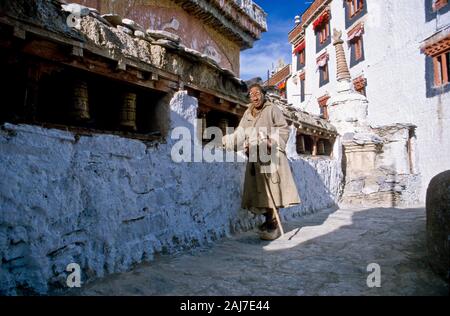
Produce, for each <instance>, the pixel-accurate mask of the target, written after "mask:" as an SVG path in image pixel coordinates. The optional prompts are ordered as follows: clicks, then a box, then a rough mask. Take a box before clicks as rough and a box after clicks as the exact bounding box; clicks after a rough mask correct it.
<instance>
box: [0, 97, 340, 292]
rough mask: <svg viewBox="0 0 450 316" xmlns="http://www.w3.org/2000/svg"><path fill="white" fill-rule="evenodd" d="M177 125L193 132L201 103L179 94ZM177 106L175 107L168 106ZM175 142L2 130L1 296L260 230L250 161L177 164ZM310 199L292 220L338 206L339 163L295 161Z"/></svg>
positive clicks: (48, 288)
mask: <svg viewBox="0 0 450 316" xmlns="http://www.w3.org/2000/svg"><path fill="white" fill-rule="evenodd" d="M170 109H171V110H170V120H171V121H170V126H171V129H173V128H174V127H177V126H187V127H189V128H190V129H191V131H192V130H193V128H194V126H195V118H196V116H197V100H196V99H195V98H192V97H189V96H188V95H187V93H186V92H178V93H176V94H175V96H174V97H173V99H172V100H171V102H170ZM167 110H168V109H167ZM174 142H175V140H172V139H170V138H167V140H162V141H161V142H159V143H153V144H145V143H143V142H141V141H138V140H133V139H126V138H122V137H119V136H112V135H92V136H80V135H74V134H72V133H71V132H66V131H62V130H56V129H45V128H41V127H38V126H31V125H13V124H8V123H5V124H4V125H3V126H2V129H1V130H0V164H1V166H2V168H1V169H0V178H1V179H2V181H1V182H0V211H1V212H0V262H1V265H0V293H1V294H8V295H14V294H33V293H37V294H45V293H49V292H50V293H51V292H52V291H53V290H55V289H57V288H64V287H65V282H66V278H67V275H68V272H66V271H65V269H66V267H67V265H68V264H70V263H78V264H79V265H80V266H81V269H82V282H86V281H89V280H92V279H94V278H98V277H102V276H104V275H107V274H110V273H115V272H120V271H125V270H128V269H130V268H131V267H132V266H133V264H136V263H140V262H144V261H151V260H152V258H153V256H154V254H155V253H174V252H176V251H179V250H182V249H188V248H192V247H196V246H201V245H206V244H208V243H211V242H212V241H214V240H218V239H220V238H222V237H224V236H227V235H229V234H231V233H235V232H239V231H245V230H249V229H251V228H253V227H254V226H255V224H256V223H257V222H258V221H260V220H261V219H258V218H254V217H253V216H251V215H250V214H249V213H248V212H246V211H245V210H242V209H240V196H241V187H242V183H243V172H244V168H245V164H244V163H179V164H177V163H174V162H172V160H171V155H170V153H171V148H172V145H173V144H174ZM291 166H292V169H293V172H294V177H295V180H296V182H297V186H298V190H299V193H300V196H301V198H302V200H303V204H302V205H300V206H298V207H295V208H291V209H289V210H283V211H282V214H283V217H284V218H285V219H289V218H293V217H296V216H300V215H302V214H305V213H309V212H314V211H316V210H320V209H324V208H328V207H333V206H334V205H335V201H336V200H337V196H338V194H339V190H340V183H341V171H340V161H339V159H329V158H299V157H297V158H295V159H293V161H292V162H291Z"/></svg>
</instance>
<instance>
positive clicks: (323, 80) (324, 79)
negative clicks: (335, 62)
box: [319, 63, 330, 87]
mask: <svg viewBox="0 0 450 316" xmlns="http://www.w3.org/2000/svg"><path fill="white" fill-rule="evenodd" d="M319 72H320V78H319V87H321V86H323V85H325V84H327V83H328V82H329V81H330V76H329V72H328V63H326V64H325V65H324V66H322V67H319Z"/></svg>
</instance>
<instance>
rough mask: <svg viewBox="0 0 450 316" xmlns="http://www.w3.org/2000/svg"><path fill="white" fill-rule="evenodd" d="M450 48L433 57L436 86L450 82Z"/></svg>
mask: <svg viewBox="0 0 450 316" xmlns="http://www.w3.org/2000/svg"><path fill="white" fill-rule="evenodd" d="M449 61H450V50H448V51H446V52H444V53H441V54H439V55H437V56H435V57H433V64H434V85H435V86H436V87H439V86H444V85H446V84H448V80H449V77H450V65H449Z"/></svg>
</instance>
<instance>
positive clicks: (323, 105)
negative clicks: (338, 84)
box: [317, 95, 330, 120]
mask: <svg viewBox="0 0 450 316" xmlns="http://www.w3.org/2000/svg"><path fill="white" fill-rule="evenodd" d="M329 99H330V96H328V95H324V96H322V97H320V98H318V99H317V103H319V107H320V114H321V117H322V118H323V119H325V120H328V119H329V115H328V106H327V102H328V100H329Z"/></svg>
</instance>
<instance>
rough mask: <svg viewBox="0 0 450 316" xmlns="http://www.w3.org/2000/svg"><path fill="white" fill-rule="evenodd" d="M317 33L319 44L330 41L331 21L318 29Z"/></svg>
mask: <svg viewBox="0 0 450 316" xmlns="http://www.w3.org/2000/svg"><path fill="white" fill-rule="evenodd" d="M317 33H319V43H320V44H323V43H325V42H326V41H327V40H328V37H330V23H329V21H328V22H326V23H325V24H323V25H321V26H320V27H319V28H318V29H317Z"/></svg>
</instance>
